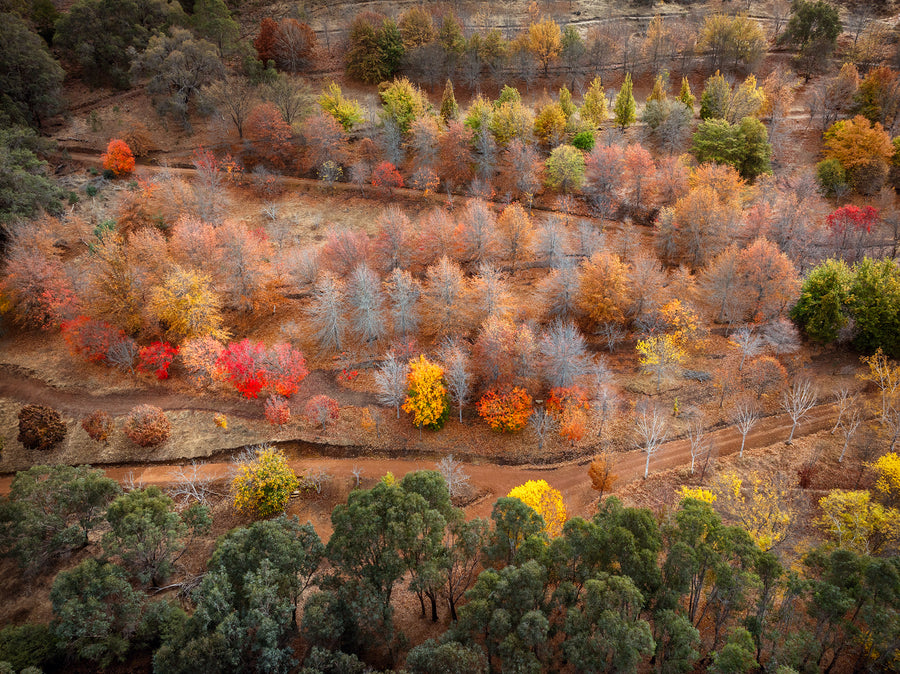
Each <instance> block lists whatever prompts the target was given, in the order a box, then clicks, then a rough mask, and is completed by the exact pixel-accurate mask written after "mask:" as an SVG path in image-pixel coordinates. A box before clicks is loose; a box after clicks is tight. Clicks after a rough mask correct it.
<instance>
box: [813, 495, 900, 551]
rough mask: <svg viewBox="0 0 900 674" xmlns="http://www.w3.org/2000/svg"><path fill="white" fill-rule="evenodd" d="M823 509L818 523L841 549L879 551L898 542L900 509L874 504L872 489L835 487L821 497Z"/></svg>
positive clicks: (820, 502)
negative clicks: (859, 489)
mask: <svg viewBox="0 0 900 674" xmlns="http://www.w3.org/2000/svg"><path fill="white" fill-rule="evenodd" d="M819 508H820V509H821V511H822V517H821V518H819V519H818V520H817V522H816V524H818V525H819V527H821V528H822V529H823V530H824V531H825V533H826V535H827V536H828V537H829V538H831V539H832V540H833V541H834V544H835V545H836V546H837V547H838V548H843V549H846V550H852V551H854V552H858V553H862V554H878V553H880V552H882V550H883V549H884V548H893V547H894V546H895V545H896V544H897V543H898V535H897V531H898V527H900V511H898V510H897V509H895V508H885V507H884V506H883V505H882V504H880V503H873V502H872V500H871V494H870V493H869V492H868V491H844V490H840V489H835V490H833V491H831V492H829V493H828V495H827V496H823V497H822V498H821V499H819Z"/></svg>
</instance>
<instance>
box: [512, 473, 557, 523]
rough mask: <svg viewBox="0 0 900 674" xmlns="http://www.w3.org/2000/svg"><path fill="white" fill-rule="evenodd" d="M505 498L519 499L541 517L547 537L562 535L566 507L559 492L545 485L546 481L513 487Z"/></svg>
mask: <svg viewBox="0 0 900 674" xmlns="http://www.w3.org/2000/svg"><path fill="white" fill-rule="evenodd" d="M507 496H508V497H510V498H517V499H519V500H520V501H522V503H524V504H525V505H527V506H529V507H530V508H532V509H534V511H535V512H536V513H538V514H539V515H540V516H541V517H543V518H544V530H545V531H546V532H547V534H548V535H549V536H559V535H560V534H561V533H562V528H563V524H565V523H566V505H565V504H564V503H563V499H562V494H560V493H559V490H557V489H554V488H553V487H551V486H550V485H549V484H547V481H546V480H528V482H526V483H525V484H520V485H519V486H518V487H513V489H512V490H511V491H510V492H509V493H508V494H507Z"/></svg>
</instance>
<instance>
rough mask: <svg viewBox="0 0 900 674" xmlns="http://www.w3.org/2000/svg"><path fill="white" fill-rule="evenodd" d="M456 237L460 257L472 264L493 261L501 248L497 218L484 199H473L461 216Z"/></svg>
mask: <svg viewBox="0 0 900 674" xmlns="http://www.w3.org/2000/svg"><path fill="white" fill-rule="evenodd" d="M454 234H455V237H454V238H455V239H456V245H457V250H458V259H460V260H461V261H462V262H464V263H467V264H469V265H472V266H477V265H480V264H484V263H490V262H492V261H493V260H494V259H495V258H496V256H497V250H498V248H499V246H498V241H497V220H496V217H495V216H494V212H493V210H491V208H490V206H488V205H487V204H486V203H485V202H484V201H482V200H480V199H473V200H471V201H470V202H469V204H468V205H467V206H466V209H465V211H463V212H462V214H461V215H460V218H459V225H458V226H457V228H456V232H454Z"/></svg>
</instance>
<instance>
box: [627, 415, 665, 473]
mask: <svg viewBox="0 0 900 674" xmlns="http://www.w3.org/2000/svg"><path fill="white" fill-rule="evenodd" d="M634 424H635V428H636V429H637V435H638V439H639V440H640V443H639V444H638V446H639V447H640V448H641V449H642V450H643V451H644V453H645V454H646V455H647V460H646V462H645V463H644V479H645V480H646V479H647V476H648V475H650V457H651V456H652V455H653V454H655V453H656V452H658V451H659V448H660V447H661V446H662V444H663V443H664V442H665V441H666V435H667V434H668V425H669V424H668V419H667V418H666V413H665V412H663V411H662V410H661V409H660V408H659V407H656V406H655V405H645V406H644V408H643V409H642V410H641V411H640V412H638V413H637V414H636V415H635V418H634Z"/></svg>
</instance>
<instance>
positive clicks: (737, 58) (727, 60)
mask: <svg viewBox="0 0 900 674" xmlns="http://www.w3.org/2000/svg"><path fill="white" fill-rule="evenodd" d="M697 49H698V50H699V51H701V52H703V53H705V54H707V56H708V57H709V60H710V64H711V66H712V67H713V68H716V69H718V68H722V67H727V68H732V69H734V70H737V69H739V68H747V69H752V68H753V67H754V66H755V65H756V64H757V63H758V62H759V59H760V58H761V57H762V55H763V53H764V52H765V50H766V38H765V36H764V35H763V32H762V28H760V25H759V23H758V22H757V21H756V20H755V19H751V18H750V17H748V16H746V15H740V14H738V15H735V16H728V15H726V14H711V15H709V16H707V17H706V21H705V22H704V24H703V27H702V28H701V29H700V34H699V36H698V40H697Z"/></svg>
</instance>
